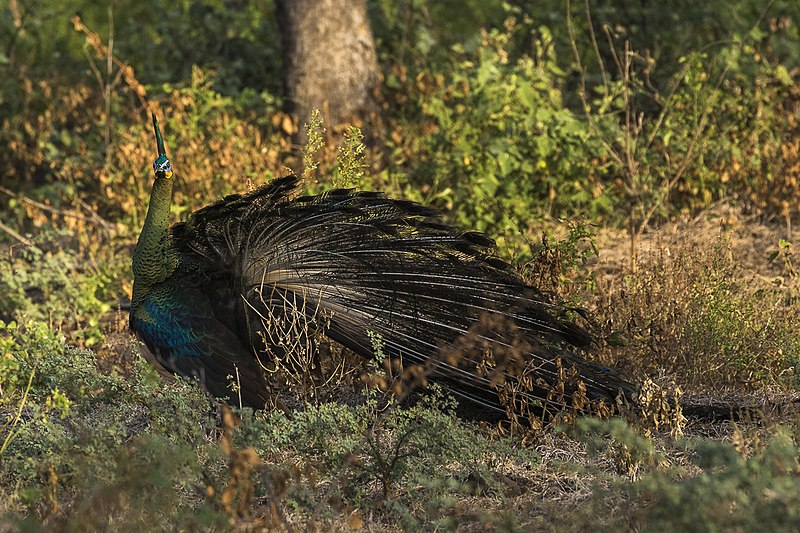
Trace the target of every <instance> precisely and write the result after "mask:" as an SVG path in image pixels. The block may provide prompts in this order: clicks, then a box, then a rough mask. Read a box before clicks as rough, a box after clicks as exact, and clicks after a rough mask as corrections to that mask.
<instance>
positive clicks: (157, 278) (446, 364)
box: [130, 116, 636, 414]
mask: <svg viewBox="0 0 800 533" xmlns="http://www.w3.org/2000/svg"><path fill="white" fill-rule="evenodd" d="M153 127H154V130H155V136H156V143H157V146H158V158H157V159H156V160H155V163H154V164H153V169H154V171H155V182H154V183H153V188H152V192H151V196H150V204H149V207H148V211H147V217H146V219H145V222H144V227H143V228H142V232H141V235H140V236H139V240H138V243H137V246H136V249H135V252H134V254H133V273H134V285H133V296H132V303H131V310H130V327H131V329H132V330H133V331H134V332H136V333H137V334H138V336H139V338H140V339H141V340H142V341H143V342H144V344H145V345H146V348H147V353H146V356H147V357H148V358H149V359H150V360H151V362H155V363H156V364H157V366H159V367H160V369H162V370H166V371H168V372H171V373H175V374H179V375H182V376H187V377H193V378H196V379H197V380H198V381H199V382H200V383H201V384H202V385H203V386H204V387H205V388H206V389H207V390H208V391H209V392H210V393H211V394H213V395H214V396H216V397H220V398H224V399H225V400H226V401H228V402H230V403H233V404H238V403H240V402H241V403H242V404H244V405H249V406H252V407H255V408H261V407H263V406H264V404H265V402H266V401H267V400H268V399H269V398H268V396H269V395H268V392H267V391H268V390H269V388H268V383H267V382H266V380H265V377H264V376H265V373H264V371H263V368H262V362H264V361H267V360H272V359H273V358H275V357H277V358H289V357H291V356H292V355H293V352H296V351H309V350H311V351H313V350H315V349H316V346H315V343H314V341H313V339H314V337H315V336H317V335H324V336H327V337H328V338H330V339H332V340H333V341H335V342H337V343H339V344H341V345H343V346H344V347H345V348H347V349H349V350H352V351H353V352H355V353H357V354H359V355H361V356H363V357H367V358H373V357H374V354H375V351H376V339H377V342H378V343H379V348H380V350H381V351H382V352H383V353H384V354H385V355H386V356H388V357H390V358H391V359H392V360H395V361H402V365H403V367H404V368H415V367H416V368H419V369H421V370H420V372H418V373H417V375H422V376H423V378H422V379H418V380H417V381H416V383H419V382H425V381H427V380H430V381H434V382H438V383H440V384H442V386H444V387H445V388H447V389H449V390H450V391H451V392H452V393H454V394H455V395H456V396H457V397H459V398H461V399H462V400H464V401H466V402H467V403H469V404H472V405H473V406H477V407H479V408H481V409H486V410H489V411H490V412H498V413H501V414H502V413H507V409H508V407H509V405H508V398H509V397H510V396H513V397H514V399H513V401H514V402H517V403H519V402H520V401H521V402H522V403H524V404H536V405H539V406H541V405H542V404H547V403H550V404H554V405H555V406H556V407H559V406H563V405H569V404H570V402H571V401H572V399H573V398H572V396H573V395H575V394H576V393H577V392H578V391H580V393H581V394H582V395H584V397H585V398H587V399H588V400H596V401H603V402H605V403H606V404H607V405H613V404H614V402H615V401H617V400H619V399H620V398H628V399H629V398H631V397H632V396H634V395H635V393H636V389H635V387H634V386H633V385H631V384H630V383H627V382H625V381H623V380H621V379H619V378H617V377H616V376H615V375H614V373H613V372H612V371H610V370H609V369H606V368H603V367H601V366H598V365H595V364H592V363H590V362H588V361H586V360H584V359H582V358H580V357H579V356H577V355H575V354H574V353H572V352H571V351H570V350H569V348H568V346H569V345H573V346H586V345H588V344H590V343H591V342H592V338H591V336H590V335H589V334H588V333H587V332H586V331H585V330H584V329H582V328H581V327H579V326H577V325H576V324H575V323H573V322H571V321H569V320H566V319H564V318H563V317H562V315H563V312H562V311H563V310H561V309H560V308H559V307H557V306H555V305H553V304H551V303H547V299H546V298H545V297H544V295H543V294H542V293H541V291H539V290H537V289H536V288H535V287H532V286H530V285H527V284H526V283H524V282H523V281H521V280H520V278H519V277H518V276H517V275H516V274H515V273H514V272H513V271H512V269H511V267H510V266H509V265H508V264H507V263H505V262H503V261H501V260H499V259H497V258H495V257H493V256H492V255H491V254H490V250H491V247H492V246H493V241H492V240H491V239H489V238H487V237H486V236H484V235H483V234H481V233H476V232H470V231H459V230H457V229H455V228H453V227H451V226H448V225H446V224H444V223H443V222H442V221H441V219H440V218H439V216H438V215H437V212H436V211H434V210H432V209H430V208H426V207H424V206H421V205H419V204H416V203H414V202H410V201H405V200H395V199H390V198H386V197H385V196H384V195H382V194H380V193H375V192H355V191H353V190H344V189H337V190H332V191H329V192H326V193H323V194H319V195H316V196H299V195H298V194H297V193H296V190H297V187H298V179H297V178H296V177H294V176H288V177H283V178H279V179H276V180H274V181H272V182H270V183H268V184H266V185H264V186H262V187H260V188H257V189H255V190H253V191H252V192H249V193H247V194H243V195H232V196H228V197H226V198H224V199H223V200H221V201H218V202H217V203H214V204H212V205H209V206H207V207H205V208H203V209H200V210H198V211H196V212H194V213H192V214H191V215H190V216H189V217H188V220H186V222H182V223H178V224H175V225H173V226H172V227H169V226H168V214H169V207H170V202H171V195H172V187H173V181H174V174H173V170H172V168H171V166H170V162H169V160H168V159H167V156H166V151H165V148H164V141H163V139H162V136H161V133H160V130H159V126H158V121H157V120H156V118H155V116H153ZM294 355H295V356H296V355H297V354H294ZM301 356H303V357H307V356H308V354H307V353H304V354H301ZM570 372H571V373H572V377H573V378H577V379H571V380H570V379H565V376H568V375H569V374H570ZM232 382H234V383H235V384H236V386H234V387H232V386H231V383H232ZM565 382H567V383H566V384H565ZM559 383H560V384H559ZM515 385H516V386H518V387H517V388H516V389H514V390H518V391H520V392H519V393H518V394H517V395H516V396H514V395H513V394H511V393H509V391H510V390H511V389H513V387H514V386H515ZM554 387H555V388H558V387H561V388H560V391H561V392H560V394H556V395H554V394H553V393H552V391H553V388H554ZM523 411H524V408H523Z"/></svg>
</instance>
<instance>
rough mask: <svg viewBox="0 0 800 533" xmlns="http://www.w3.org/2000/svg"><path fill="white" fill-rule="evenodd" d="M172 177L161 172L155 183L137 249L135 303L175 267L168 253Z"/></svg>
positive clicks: (134, 259)
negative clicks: (170, 262) (170, 261)
mask: <svg viewBox="0 0 800 533" xmlns="http://www.w3.org/2000/svg"><path fill="white" fill-rule="evenodd" d="M159 174H160V175H159ZM172 181H173V179H172V176H171V175H170V177H167V176H165V175H163V173H158V174H156V180H155V182H154V183H153V190H152V192H151V193H150V205H149V206H148V208H147V218H145V221H144V227H143V228H142V233H141V234H140V235H139V241H138V242H137V244H136V250H135V251H134V252H133V280H134V283H133V305H134V306H135V305H137V304H138V303H140V302H141V299H142V298H143V297H144V296H145V295H146V293H147V291H148V289H149V288H150V287H151V286H152V285H154V284H155V283H159V282H161V281H163V280H164V279H165V278H166V277H167V276H168V275H169V274H170V273H171V270H172V269H171V267H170V264H169V259H168V258H167V253H166V252H167V245H168V243H167V242H166V240H167V228H168V224H169V207H170V203H171V202H172Z"/></svg>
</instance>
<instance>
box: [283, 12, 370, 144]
mask: <svg viewBox="0 0 800 533" xmlns="http://www.w3.org/2000/svg"><path fill="white" fill-rule="evenodd" d="M276 7H277V15H278V26H279V28H280V32H281V44H282V48H283V64H284V76H283V80H284V89H285V92H284V94H285V95H286V97H287V103H288V105H287V107H288V109H287V111H288V112H289V113H291V114H293V115H294V116H295V117H296V118H297V120H298V124H299V125H301V126H302V124H304V123H305V122H307V120H308V117H309V114H310V113H311V110H312V109H314V108H319V109H320V110H321V111H322V116H323V119H324V120H325V122H326V124H327V125H328V127H332V128H335V127H336V126H337V125H340V124H342V123H345V122H348V121H352V120H353V119H354V117H360V118H367V115H368V114H369V113H370V112H371V111H373V110H374V109H376V105H375V97H376V94H377V88H378V86H379V82H380V77H381V75H380V70H379V67H378V59H377V55H376V54H375V41H374V39H373V37H372V30H371V29H370V26H369V20H368V19H367V7H366V2H365V0H277V1H276ZM301 135H302V129H301Z"/></svg>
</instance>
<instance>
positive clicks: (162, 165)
mask: <svg viewBox="0 0 800 533" xmlns="http://www.w3.org/2000/svg"><path fill="white" fill-rule="evenodd" d="M153 131H154V132H155V134H156V145H157V147H158V157H157V158H156V160H155V161H154V162H153V171H154V172H155V173H156V177H157V178H167V179H169V178H171V177H172V165H171V164H170V162H169V159H167V150H166V149H165V148H164V139H163V138H162V137H161V130H160V129H159V128H158V119H157V118H156V115H155V113H153Z"/></svg>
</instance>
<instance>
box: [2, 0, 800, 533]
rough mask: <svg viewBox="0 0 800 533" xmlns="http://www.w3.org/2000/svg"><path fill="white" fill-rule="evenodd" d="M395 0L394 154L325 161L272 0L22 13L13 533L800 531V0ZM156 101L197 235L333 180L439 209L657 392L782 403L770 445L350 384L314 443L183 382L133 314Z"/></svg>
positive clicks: (6, 288) (11, 137)
mask: <svg viewBox="0 0 800 533" xmlns="http://www.w3.org/2000/svg"><path fill="white" fill-rule="evenodd" d="M368 7H369V12H370V17H371V21H372V24H373V31H374V33H375V37H376V41H377V44H378V52H379V57H380V61H381V68H382V70H383V75H384V85H383V87H382V101H381V104H382V112H381V115H380V116H379V117H370V118H368V119H367V120H366V121H365V122H364V124H362V128H361V132H362V133H363V134H364V135H363V138H362V137H361V136H359V133H358V132H356V131H355V130H347V129H346V128H344V127H341V126H342V125H324V126H325V127H326V128H327V132H326V133H324V134H323V133H320V134H319V137H318V141H319V142H318V144H317V145H315V146H314V147H313V149H310V150H309V149H305V148H304V147H301V146H297V145H295V144H293V140H292V135H291V134H292V133H293V132H294V131H295V129H296V125H295V124H293V122H292V120H291V118H290V117H288V116H286V115H285V114H284V113H283V112H282V111H281V109H282V104H283V101H282V95H281V93H280V91H281V78H280V72H281V65H280V53H279V40H278V32H277V27H276V25H275V15H274V10H275V7H274V5H273V2H271V1H269V0H251V1H245V0H182V1H181V2H164V1H161V0H139V1H136V2H133V1H129V0H117V1H115V2H113V3H112V4H110V5H105V6H104V5H100V4H98V3H94V2H83V1H79V0H56V1H37V0H10V1H9V2H7V3H6V4H4V5H2V6H0V124H2V129H0V176H1V178H0V206H2V208H1V209H0V244H2V251H3V253H2V255H0V501H2V502H4V503H2V504H0V513H3V514H2V520H3V524H5V525H7V526H8V527H20V528H36V527H43V528H47V529H51V530H52V529H73V530H75V529H78V530H83V529H87V528H94V529H101V528H103V527H112V525H113V527H115V528H117V529H132V528H139V529H141V528H142V527H145V528H148V529H153V528H168V527H169V528H175V529H181V528H182V529H223V530H224V529H246V528H248V527H262V526H263V527H274V528H302V527H353V528H355V527H361V526H364V525H369V526H371V527H375V528H388V529H392V528H395V527H401V528H406V529H416V528H419V527H427V528H433V527H440V528H443V529H449V528H455V527H458V526H459V525H462V526H468V525H472V526H473V527H478V526H481V527H496V528H497V529H511V530H513V529H515V528H523V529H531V528H537V529H577V528H580V527H583V526H585V525H586V524H591V525H592V527H593V528H601V529H602V528H607V529H614V530H617V529H620V528H632V529H648V530H658V529H665V530H667V529H670V530H671V529H675V528H678V527H686V526H687V525H697V524H700V525H697V527H698V528H700V529H722V528H725V529H729V528H733V529H737V528H738V529H750V528H752V527H753V526H754V525H755V524H756V523H757V524H759V525H761V527H768V528H769V527H771V528H772V529H776V530H777V529H780V528H785V527H789V525H790V524H793V523H795V521H796V520H797V516H796V509H798V508H800V507H798V505H797V503H798V502H797V494H800V491H798V490H797V489H798V486H797V485H798V472H799V471H800V470H798V465H797V457H798V448H797V424H796V422H797V420H796V415H795V414H793V413H791V410H789V412H788V413H787V412H784V411H785V410H778V411H780V412H776V410H772V409H770V408H768V406H769V405H770V403H769V401H767V400H768V399H770V398H773V397H774V396H775V395H778V396H780V397H781V398H784V399H785V397H786V396H787V395H788V396H789V397H792V395H793V394H795V393H796V387H797V377H796V375H797V372H796V370H797V367H798V361H800V342H799V339H800V336H799V335H800V331H798V327H799V325H800V321H798V320H797V319H798V316H797V315H798V312H797V309H796V308H797V296H798V285H797V272H798V270H797V258H796V254H795V251H794V249H793V247H792V244H791V242H792V236H793V226H794V224H795V223H796V220H797V215H798V211H797V206H798V194H799V193H798V187H797V184H798V178H799V177H800V159H799V158H800V134H799V132H800V129H799V127H798V117H800V91H799V90H798V84H797V79H798V74H800V70H798V67H799V65H800V47H798V46H797V43H798V42H800V34H799V32H800V30H798V25H800V5H799V4H798V3H797V2H795V1H793V0H774V1H770V2H766V3H765V2H762V1H756V0H744V1H736V0H721V1H719V2H713V3H711V2H706V3H703V2H689V1H684V0H675V1H672V2H650V1H645V2H642V1H640V0H635V1H634V0H622V1H613V2H612V1H605V0H591V1H580V0H573V1H572V2H569V1H567V2H562V1H561V0H558V1H556V0H545V1H537V2H525V1H518V2H500V1H494V0H493V1H473V0H468V1H465V2H429V1H427V0H404V1H402V2H389V1H386V0H371V1H370V2H368ZM76 15H77V16H78V18H75V17H76ZM150 111H157V112H158V114H159V116H160V117H161V119H162V128H163V131H164V132H165V135H166V136H167V140H168V147H169V149H170V155H171V157H172V160H173V162H174V164H175V167H176V168H177V169H178V174H179V176H180V180H179V182H178V185H177V190H176V194H175V199H174V204H173V218H174V219H176V220H177V219H180V218H183V217H185V216H186V215H187V214H188V213H189V212H190V211H191V210H193V209H197V208H199V207H201V206H203V205H205V204H207V203H209V202H210V201H212V200H214V199H216V198H218V197H220V196H222V195H224V194H228V193H230V192H233V191H237V190H243V189H246V188H249V187H252V186H256V185H258V184H261V183H264V182H265V181H266V180H269V179H271V178H272V177H275V176H279V175H282V174H285V173H287V172H288V171H289V169H295V170H299V169H301V168H303V167H304V166H305V168H306V169H307V172H306V185H307V188H308V189H309V190H312V191H319V190H322V189H325V188H329V187H332V186H335V185H339V184H341V183H346V184H348V185H352V186H358V187H362V188H369V189H376V190H385V191H387V192H388V193H390V194H393V195H398V196H404V197H407V198H410V199H413V200H417V201H420V202H423V203H426V204H433V205H435V206H437V207H439V208H441V209H442V210H443V213H444V216H445V217H446V218H447V219H448V220H450V221H452V222H454V223H457V224H459V225H462V226H464V227H469V228H475V229H478V230H481V231H485V232H487V233H489V234H490V235H491V236H493V237H494V238H495V239H496V240H497V252H498V254H500V255H502V256H504V257H505V258H509V259H513V260H514V261H516V263H517V264H518V265H519V267H520V271H521V272H522V274H523V275H524V276H526V278H527V279H529V280H531V282H533V283H535V284H537V285H539V286H542V287H544V288H546V289H548V290H550V291H553V292H554V293H557V294H558V295H559V296H560V297H562V298H565V299H567V300H568V301H570V302H573V303H576V304H578V303H579V304H580V305H581V306H583V307H585V308H587V309H588V310H589V311H590V312H591V315H592V316H593V317H594V328H595V332H596V334H597V336H598V338H600V339H601V342H600V343H599V346H598V347H597V350H596V351H595V352H594V353H592V354H588V356H590V357H594V358H596V359H598V360H600V361H602V362H603V363H607V364H613V365H614V366H616V367H618V368H619V369H620V370H621V371H622V372H623V373H624V374H625V375H626V376H627V377H629V378H630V379H633V380H635V381H637V382H641V381H642V380H643V379H644V377H645V376H648V377H650V378H651V379H653V380H655V381H656V382H658V383H659V384H661V385H664V386H679V387H681V388H683V389H684V390H686V391H687V392H688V393H689V394H690V395H691V394H694V395H695V396H696V397H697V396H700V397H710V398H714V399H719V398H726V397H735V398H737V399H738V400H739V401H741V400H742V398H745V399H748V401H757V402H758V401H760V402H762V404H763V405H762V407H763V411H764V412H765V416H766V423H765V422H763V421H759V422H758V423H756V422H755V421H751V422H748V421H742V422H740V423H739V424H737V425H727V424H709V425H698V424H697V423H695V424H694V425H693V424H690V425H689V427H687V428H686V430H685V431H686V435H687V436H688V438H686V439H685V440H675V439H674V438H673V437H674V435H673V436H670V435H667V434H666V433H665V432H664V431H661V432H659V431H653V428H649V427H646V426H645V425H643V424H641V423H639V422H636V421H628V422H624V421H622V420H612V421H592V420H589V421H578V422H574V423H572V424H568V426H569V427H567V428H566V429H565V430H564V431H559V432H555V433H554V432H553V431H552V428H548V429H546V430H542V429H539V428H528V431H527V432H526V433H525V434H524V436H521V435H520V434H518V433H517V434H515V435H513V436H510V435H508V434H507V433H506V432H504V431H503V430H502V429H498V428H494V427H486V426H485V427H480V426H478V425H476V424H474V423H470V422H466V421H464V420H461V419H459V418H458V417H457V416H456V415H455V414H454V410H455V407H454V405H453V404H452V400H451V399H448V398H447V397H446V395H444V394H441V393H435V394H433V395H432V396H428V397H426V398H425V399H423V401H422V402H421V403H417V404H415V405H413V406H412V405H401V406H398V405H393V406H392V407H391V408H390V409H389V410H388V411H387V410H384V407H385V401H386V400H385V399H384V398H381V397H379V395H377V393H375V392H368V391H367V392H365V391H364V389H363V387H361V386H360V385H359V384H358V382H357V380H355V379H350V378H348V379H346V380H343V382H341V383H339V384H338V385H339V386H340V393H339V397H340V396H341V395H342V393H341V390H348V391H350V390H352V391H354V393H353V394H354V395H355V396H356V397H357V398H359V400H358V401H353V402H350V403H348V402H344V403H341V402H340V403H328V402H327V401H326V400H329V399H331V398H333V395H331V396H328V397H318V398H316V399H314V402H313V404H311V405H309V406H308V407H307V408H306V409H305V410H301V411H298V412H297V413H296V414H295V417H294V418H293V419H291V420H290V419H287V418H285V417H283V416H282V415H278V414H275V413H266V414H264V413H261V414H258V415H255V414H253V413H250V412H247V411H241V412H237V413H236V416H233V415H231V414H230V413H227V412H225V411H221V410H220V409H219V407H218V406H217V405H216V404H214V403H213V402H211V401H209V399H208V398H206V397H205V396H203V395H202V394H201V393H199V392H198V391H197V390H196V389H195V388H193V387H192V386H190V385H188V384H186V383H183V382H181V381H177V382H174V383H167V384H165V383H164V382H163V381H162V378H161V377H160V376H158V375H156V374H155V373H154V372H153V371H151V370H150V369H148V368H147V367H146V366H145V365H144V364H143V363H142V362H141V361H140V359H139V358H138V356H137V355H136V354H135V346H134V345H132V343H131V340H130V338H129V335H128V333H127V325H126V322H127V318H126V313H125V306H126V305H127V303H128V298H129V295H130V289H131V273H130V254H131V251H132V249H133V246H134V245H135V240H136V236H137V234H138V231H139V229H140V227H141V223H142V219H143V216H144V213H145V210H146V206H147V198H148V194H149V184H150V180H151V177H150V170H149V168H150V162H151V160H152V158H153V153H152V152H153V150H152V139H151V133H150V132H149V131H148V127H147V124H149V120H148V114H149V112H150ZM319 131H320V132H321V129H320V130H319ZM343 131H346V132H348V133H347V135H340V134H338V133H337V132H343ZM338 146H344V147H345V148H344V149H339V148H337V147H338ZM304 155H305V158H304ZM304 159H305V160H304ZM312 162H313V163H314V165H312V164H311V163H312ZM598 254H599V255H598ZM354 382H355V383H354ZM765 399H766V400H765ZM778 403H780V402H778ZM784 403H785V401H784ZM762 414H763V413H762ZM331 435H337V437H338V438H336V439H331V438H330V437H331ZM476 502H478V503H476ZM687 502H691V503H690V504H688V503H687ZM475 508H485V509H487V511H486V512H483V513H476V512H475V511H474V509H475ZM518 509H526V511H525V512H520V511H518ZM756 521H757V522H756Z"/></svg>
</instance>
